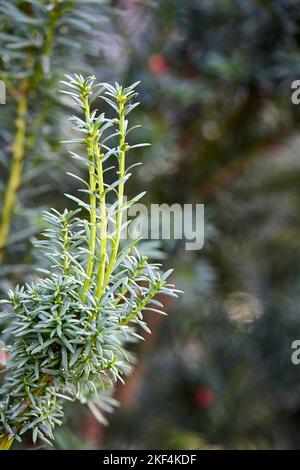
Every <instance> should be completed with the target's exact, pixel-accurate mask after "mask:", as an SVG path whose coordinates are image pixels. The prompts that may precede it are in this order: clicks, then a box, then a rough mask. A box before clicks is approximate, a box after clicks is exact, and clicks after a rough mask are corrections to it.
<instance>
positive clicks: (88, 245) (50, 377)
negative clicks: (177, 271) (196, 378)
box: [0, 75, 178, 448]
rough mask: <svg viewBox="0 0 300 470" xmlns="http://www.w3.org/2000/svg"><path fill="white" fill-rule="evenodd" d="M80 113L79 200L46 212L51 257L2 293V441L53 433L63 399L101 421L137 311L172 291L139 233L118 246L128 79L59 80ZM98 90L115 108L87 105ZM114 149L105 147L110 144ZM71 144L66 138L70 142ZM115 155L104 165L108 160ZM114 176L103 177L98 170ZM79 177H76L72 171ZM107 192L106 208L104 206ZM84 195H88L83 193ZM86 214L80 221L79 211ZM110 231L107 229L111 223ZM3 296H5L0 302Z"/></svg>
mask: <svg viewBox="0 0 300 470" xmlns="http://www.w3.org/2000/svg"><path fill="white" fill-rule="evenodd" d="M63 84H64V85H65V86H66V87H67V90H65V93H67V94H68V95H71V97H72V98H73V99H74V101H75V102H76V104H77V105H78V106H79V107H80V108H81V111H82V113H83V115H84V117H83V118H82V119H81V118H80V117H78V116H73V117H72V118H71V120H72V122H73V123H74V125H75V129H76V131H77V133H78V134H79V136H80V138H79V139H76V143H80V145H81V147H82V149H84V152H82V151H81V152H80V154H78V153H75V152H71V155H72V156H73V158H75V159H77V160H80V161H81V162H82V163H83V164H84V165H85V166H86V167H87V169H88V179H87V181H85V180H81V181H82V184H83V185H84V187H83V188H82V189H81V191H82V192H83V195H84V196H83V198H76V197H74V196H69V197H70V198H71V199H72V200H73V201H74V200H75V202H76V204H77V205H78V208H77V209H76V210H70V211H69V210H65V211H64V212H63V213H59V212H58V211H56V210H55V209H52V210H51V211H50V212H47V213H46V214H45V219H46V221H47V222H48V224H49V225H50V227H51V228H49V229H47V230H46V232H45V239H44V240H41V241H39V242H38V244H39V245H40V247H41V248H42V249H43V252H44V254H45V256H46V258H47V259H48V260H49V262H50V266H51V267H49V270H43V272H44V277H42V278H41V279H38V280H37V281H36V282H34V283H32V284H30V285H29V284H26V285H25V286H23V287H19V286H17V287H16V289H15V290H14V291H11V292H10V293H9V301H8V304H9V305H10V308H7V311H6V313H5V315H6V316H7V317H8V319H9V327H8V329H7V335H8V337H9V342H10V346H9V349H8V351H9V359H8V370H7V373H6V378H5V382H4V385H3V387H2V390H1V414H0V420H1V421H0V423H1V424H0V434H1V440H0V446H1V447H2V448H9V447H10V445H11V443H12V442H13V440H14V439H15V438H16V439H18V440H19V439H21V436H22V435H23V434H24V433H25V432H26V431H31V432H32V438H33V441H34V442H35V441H36V440H37V439H38V438H41V439H43V440H45V441H49V440H50V441H51V440H52V439H53V429H54V428H55V426H56V425H57V424H58V425H60V424H61V423H62V421H63V400H64V398H67V399H70V400H79V401H81V402H82V403H87V404H88V405H89V407H90V409H91V411H92V412H93V413H94V415H95V416H96V417H97V418H98V419H100V420H102V419H103V417H102V415H101V412H100V409H101V407H102V406H103V405H104V406H105V407H106V408H107V406H108V407H110V406H111V404H113V403H114V401H113V400H111V399H110V398H109V396H108V395H107V391H109V390H110V389H111V388H112V387H113V384H114V383H115V382H116V381H117V380H118V379H120V380H122V376H123V375H124V373H125V372H126V370H127V369H128V368H129V366H130V364H131V363H132V358H131V355H130V354H129V353H127V351H126V344H127V343H128V342H131V341H135V340H137V339H140V338H141V336H140V335H139V334H138V332H137V331H136V327H139V329H143V330H145V331H149V330H148V327H147V325H146V323H145V322H144V320H143V312H144V311H145V310H150V311H153V312H155V313H163V312H162V311H161V308H162V307H163V305H162V304H161V303H160V302H159V301H158V300H156V299H155V296H156V295H157V294H163V295H169V296H175V297H176V296H177V292H178V291H177V290H176V289H174V286H173V285H172V284H168V283H167V278H168V276H169V275H170V274H171V271H172V270H169V271H167V272H166V273H161V271H160V269H159V268H160V266H159V265H157V264H151V263H149V261H148V259H147V258H146V257H145V256H140V255H139V252H138V250H137V247H136V244H137V240H135V241H133V242H131V243H129V244H127V245H126V246H125V247H123V248H121V247H120V245H121V244H120V242H121V240H120V239H121V231H122V229H123V228H124V225H126V224H127V222H125V223H124V222H123V214H124V212H125V211H126V209H127V208H128V207H129V206H130V205H132V204H133V203H134V202H136V201H137V200H138V199H140V197H142V196H143V193H142V194H140V195H139V196H136V197H135V198H133V199H132V200H130V201H127V200H126V199H125V198H124V186H125V182H126V181H127V180H128V178H129V177H130V173H129V172H128V169H127V168H126V154H127V152H128V151H129V150H131V149H133V148H135V147H140V146H142V145H144V144H137V145H129V144H128V143H127V135H128V133H129V132H130V131H131V130H133V128H130V127H129V125H128V119H127V116H128V114H129V113H130V111H131V110H133V109H134V108H135V107H136V106H137V104H138V103H134V104H133V103H132V100H133V99H134V98H135V96H136V92H135V87H136V85H137V84H133V85H132V86H130V87H128V88H123V87H121V86H119V85H118V84H115V86H112V85H109V84H107V83H104V84H101V85H99V84H95V83H94V77H89V78H87V79H84V78H83V77H82V76H78V75H75V76H74V77H68V82H63ZM98 95H102V98H104V100H105V101H106V102H107V103H108V104H109V105H110V106H111V107H112V108H113V111H114V113H115V116H114V117H113V118H107V117H106V116H105V115H104V113H102V114H99V113H98V112H97V111H96V110H94V111H92V110H91V103H92V102H93V101H94V99H95V98H96V97H98ZM114 138H116V139H117V143H116V145H115V146H110V147H109V146H107V144H108V143H109V142H114ZM73 143H74V141H73ZM110 161H113V162H114V163H115V161H116V162H117V165H116V168H115V167H114V166H112V167H111V166H109V167H107V165H106V162H110ZM110 173H113V174H114V175H115V178H113V179H112V178H110V183H109V184H106V182H105V179H106V178H105V177H106V175H107V174H110ZM73 176H74V177H75V178H78V176H77V175H73ZM107 197H112V199H113V201H112V205H110V206H109V205H108V204H107ZM86 199H87V200H86ZM84 212H86V213H88V215H89V217H88V220H86V219H85V218H83V217H82V214H83V213H84ZM108 222H110V224H111V225H112V229H111V230H108V228H109V224H108ZM3 303H4V304H5V303H7V301H3Z"/></svg>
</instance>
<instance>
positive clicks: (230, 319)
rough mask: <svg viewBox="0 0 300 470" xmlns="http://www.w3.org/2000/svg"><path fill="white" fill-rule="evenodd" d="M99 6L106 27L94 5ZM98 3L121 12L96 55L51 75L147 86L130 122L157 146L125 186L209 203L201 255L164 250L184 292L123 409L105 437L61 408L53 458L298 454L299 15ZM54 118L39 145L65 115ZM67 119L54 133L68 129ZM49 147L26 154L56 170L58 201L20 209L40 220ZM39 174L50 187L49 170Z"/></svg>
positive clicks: (134, 1) (262, 6) (217, 2)
mask: <svg viewBox="0 0 300 470" xmlns="http://www.w3.org/2000/svg"><path fill="white" fill-rule="evenodd" d="M2 3H3V2H2ZM4 3H7V2H4ZM19 3H22V2H19ZM23 3H24V4H25V3H26V2H23ZM40 3H42V2H40ZM71 3H75V2H71ZM80 3H82V5H80V8H83V9H86V11H89V8H91V7H90V6H88V5H85V3H86V2H80ZM92 3H94V4H93V5H92V8H94V9H95V11H97V12H98V13H99V14H100V13H101V15H102V13H103V11H102V6H101V8H100V3H101V2H98V3H99V5H97V2H92ZM107 3H109V6H111V7H113V9H114V11H113V12H111V11H110V12H108V13H107V16H106V18H107V21H106V22H101V21H100V20H99V24H98V23H97V25H96V26H95V25H92V26H91V27H90V29H89V30H87V31H86V35H87V38H88V41H89V43H91V44H92V45H93V49H90V48H89V47H87V55H86V56H85V53H84V50H85V49H81V48H79V49H78V52H76V54H75V55H76V57H74V56H71V57H69V56H68V54H67V53H66V52H64V51H62V58H63V59H64V58H65V59H68V60H62V64H61V66H60V68H59V69H55V70H56V72H55V75H56V76H57V77H59V76H60V75H62V73H63V72H62V70H61V69H64V65H65V63H68V68H71V69H72V68H73V71H78V70H79V69H80V68H81V69H82V68H83V69H88V68H89V67H90V68H91V69H93V70H94V72H95V74H96V75H97V77H98V79H99V80H118V81H120V82H124V83H126V84H129V83H132V82H134V81H135V80H142V84H141V86H140V100H141V101H142V103H143V106H141V107H140V108H139V111H137V112H136V120H137V122H142V124H143V129H142V130H141V131H140V135H141V138H142V140H144V139H145V140H146V141H150V142H151V143H152V147H151V148H150V149H149V148H147V149H146V150H144V151H143V154H142V156H143V160H144V165H143V167H141V169H140V170H139V171H138V172H137V178H136V179H135V183H134V184H135V185H136V188H139V190H140V189H141V188H144V187H145V189H147V190H148V195H147V197H146V200H147V203H149V204H150V203H153V202H156V203H163V202H168V203H175V202H179V203H181V204H182V203H204V204H205V245H204V248H203V249H202V250H200V251H197V252H196V251H186V250H185V247H184V243H183V242H178V241H170V242H165V241H164V248H165V250H166V253H167V259H166V264H168V265H169V264H172V265H174V264H175V266H176V270H175V273H176V274H175V276H176V284H177V285H178V286H179V288H181V289H183V290H184V291H185V295H184V296H183V298H182V300H181V302H180V303H174V304H173V303H170V302H169V304H168V310H169V316H168V318H163V319H162V320H161V319H156V318H150V319H149V321H150V323H151V328H152V335H151V337H147V341H146V342H145V344H144V345H142V346H139V347H138V350H137V351H136V352H137V354H138V357H139V360H140V361H139V364H138V366H137V368H136V369H135V371H134V372H133V374H132V375H131V377H130V378H129V379H128V380H127V383H126V385H125V386H123V385H120V386H119V387H118V389H117V391H116V397H117V399H118V400H119V401H120V405H121V406H120V408H119V409H118V410H117V411H116V413H115V414H114V415H113V416H112V417H110V426H109V427H108V428H102V427H100V426H99V425H98V424H96V423H95V422H94V421H93V419H92V418H91V417H90V416H89V415H88V414H87V413H86V412H85V410H84V409H82V408H79V409H78V412H76V413H74V408H73V411H72V409H70V411H69V418H68V425H67V426H66V427H65V428H64V429H63V430H62V431H59V432H58V434H57V440H56V447H57V448H63V449H68V448H109V449H110V448H150V449H151V448H152V449H153V448H161V449H194V448H199V449H202V448H213V449H219V448H241V449H245V448H246V449H248V448H249V449H265V448H267V449H269V448H275V449H279V448H299V447H300V372H299V370H298V368H297V367H296V366H294V365H292V363H291V343H292V341H293V340H295V339H298V338H299V336H300V312H299V307H298V305H299V304H298V302H299V299H300V222H299V220H300V219H299V213H300V160H299V144H300V137H299V123H300V113H299V108H298V107H297V106H295V105H293V104H292V102H291V93H292V91H291V83H292V81H293V80H296V79H299V78H300V65H299V64H300V62H299V57H300V6H299V2H298V1H296V0H294V1H293V0H289V1H288V0H242V1H241V0H189V1H186V0H114V1H111V2H107ZM76 8H77V9H79V5H78V6H77V7H76ZM76 8H75V11H76ZM100 10H101V12H100ZM78 11H79V10H77V12H78ZM94 15H95V13H94ZM94 17H95V18H97V17H96V16H94ZM97 21H98V20H97ZM100 32H101V34H100ZM99 34H100V36H99ZM77 39H78V38H77V35H76V36H75V37H72V34H71V42H76V41H77ZM78 41H79V39H78ZM91 50H94V51H95V52H94V53H93V54H89V52H91ZM32 54H33V56H34V53H33V52H32ZM77 54H78V55H77ZM85 64H86V65H85ZM83 65H84V66H83ZM51 89H52V90H53V88H51ZM44 90H47V88H44ZM39 93H42V92H38V94H37V99H38V100H39V102H40V103H41V104H45V107H46V108H47V106H46V103H47V102H46V101H44V100H45V98H44V95H43V94H39ZM56 97H57V95H56ZM57 100H58V101H59V97H57ZM6 110H7V107H1V108H0V113H1V127H2V122H4V118H5V116H6V113H7V111H6ZM49 114H50V121H48V120H46V121H45V123H42V124H41V126H40V129H41V132H43V131H44V130H46V129H47V126H48V125H49V122H52V120H53V119H55V120H56V119H57V118H58V116H59V111H58V109H57V108H55V110H53V111H52V110H51V112H50V113H49ZM2 119H3V120H2ZM63 122H64V124H62V121H61V120H60V124H59V128H60V132H59V135H60V134H61V133H63V134H66V133H68V132H69V129H68V127H66V120H64V121H63ZM62 126H64V127H62ZM3 129H4V128H3ZM10 129H11V127H10ZM50 134H51V136H52V137H53V136H54V137H55V142H56V144H55V147H54V148H53V149H52V150H51V152H50V151H49V149H48V148H43V147H41V146H40V144H39V143H38V142H37V143H36V145H35V146H34V154H35V153H37V154H39V155H46V157H45V159H46V162H47V165H48V166H49V167H50V168H51V172H53V171H55V172H56V170H54V169H55V168H56V160H57V159H59V161H60V165H61V166H60V168H59V169H58V170H57V174H59V180H57V182H56V183H53V182H52V183H51V185H52V186H51V185H50V186H51V188H52V189H51V190H49V191H48V190H47V191H42V190H39V189H38V187H35V186H33V185H32V183H30V184H29V185H28V187H29V188H30V189H31V190H32V189H33V188H34V189H36V190H37V195H36V197H35V199H34V201H35V203H34V204H33V205H28V204H26V205H25V207H26V210H29V209H30V208H32V207H35V212H34V214H36V218H37V219H38V220H39V214H40V209H36V207H37V204H36V201H38V202H39V204H40V203H42V204H44V205H46V206H47V205H49V203H50V204H51V206H55V207H61V206H62V205H64V204H65V201H64V199H63V196H62V193H63V192H65V185H69V184H70V181H69V179H68V178H65V177H64V176H63V172H62V169H63V168H65V167H66V166H67V165H69V163H67V162H68V159H67V158H66V156H65V151H61V145H60V144H59V141H60V138H59V139H56V137H57V136H58V134H57V133H56V132H55V133H53V132H51V133H50ZM3 135H4V137H3V136H2V134H1V137H0V138H1V140H2V139H5V135H6V134H5V133H4V132H3ZM6 141H8V142H9V138H8V137H7V139H6ZM6 141H5V142H6ZM6 145H9V143H8V144H6ZM31 154H32V155H33V153H32V152H31ZM50 155H54V156H53V160H52V157H51V158H50ZM58 155H59V158H58ZM30 161H32V162H33V163H32V168H34V169H36V168H38V165H37V163H36V161H35V159H34V158H32V159H31V160H30ZM36 171H38V170H36ZM43 171H44V170H43ZM78 171H79V170H78ZM2 174H3V178H2ZM43 175H44V176H43V180H42V181H41V182H42V183H43V185H44V184H46V186H47V183H49V182H50V179H51V178H50V175H51V173H50V170H49V172H48V170H47V173H43ZM5 178H6V173H5V172H2V170H1V179H2V180H3V181H5ZM51 181H52V179H51ZM58 181H60V182H58ZM44 182H45V183H44ZM136 188H134V187H133V186H131V187H130V188H129V189H130V191H132V193H133V194H134V193H135V190H136ZM73 189H74V190H75V188H73ZM71 190H72V188H71ZM68 191H69V192H70V189H69V188H68ZM18 210H19V206H18V205H17V206H16V212H18ZM29 226H30V227H31V226H32V225H31V223H30V224H29ZM18 230H20V229H19V228H18V229H17V231H18ZM24 238H25V240H26V239H28V236H27V238H26V237H24ZM15 246H19V245H15V244H12V248H13V249H12V252H11V254H10V257H9V263H10V264H9V266H10V269H9V271H10V273H11V274H8V268H7V265H6V264H4V265H3V266H2V268H1V269H2V271H3V272H4V275H3V279H4V282H5V285H6V284H7V283H8V281H9V280H10V279H11V277H12V278H13V279H14V280H15V279H18V280H22V279H24V277H26V276H28V275H29V274H31V268H30V269H29V268H25V267H24V263H25V262H26V257H28V256H30V255H29V254H28V243H25V246H26V247H27V248H26V249H24V248H23V246H24V245H22V244H21V245H20V249H18V250H16V249H14V247H15ZM22 250H23V251H22ZM20 252H22V253H26V256H25V257H23V258H22V257H20V254H19V253H20ZM19 264H21V266H23V267H24V269H23V270H22V274H21V273H20V271H17V267H16V266H17V265H19ZM79 430H80V431H79Z"/></svg>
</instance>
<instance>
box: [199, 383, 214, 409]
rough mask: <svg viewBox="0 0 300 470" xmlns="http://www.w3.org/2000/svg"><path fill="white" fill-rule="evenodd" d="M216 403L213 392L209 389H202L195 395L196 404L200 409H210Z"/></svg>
mask: <svg viewBox="0 0 300 470" xmlns="http://www.w3.org/2000/svg"><path fill="white" fill-rule="evenodd" d="M214 401H215V395H214V393H213V391H212V390H211V389H210V388H208V387H201V388H198V390H197V391H196V393H195V402H196V405H197V406H198V408H209V407H210V406H211V405H213V403H214Z"/></svg>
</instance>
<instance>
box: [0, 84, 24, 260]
mask: <svg viewBox="0 0 300 470" xmlns="http://www.w3.org/2000/svg"><path fill="white" fill-rule="evenodd" d="M25 87H26V85H25V84H24V88H25ZM27 106H28V98H27V93H26V92H25V91H24V94H23V96H22V97H21V98H20V100H19V102H18V109H17V119H16V134H15V140H14V143H13V147H12V161H11V166H10V174H9V179H8V183H7V186H6V189H5V194H4V201H3V209H2V213H1V222H0V262H2V261H3V256H4V248H5V246H6V244H7V240H8V235H9V229H10V226H11V219H12V214H13V209H14V206H15V202H16V199H17V192H18V189H19V187H20V184H21V178H22V172H23V166H24V156H25V142H26V113H27Z"/></svg>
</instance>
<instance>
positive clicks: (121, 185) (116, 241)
mask: <svg viewBox="0 0 300 470" xmlns="http://www.w3.org/2000/svg"><path fill="white" fill-rule="evenodd" d="M119 135H120V142H119V149H120V153H119V171H118V177H119V179H123V178H124V176H125V155H126V144H125V137H126V133H125V106H124V102H123V101H121V102H120V103H119ZM123 205H124V181H122V182H120V183H119V187H118V209H117V214H116V226H115V237H114V239H113V240H112V250H111V256H110V260H109V264H108V267H107V271H106V275H105V279H104V286H105V285H106V284H107V283H108V281H109V278H110V276H111V273H112V272H113V269H114V266H115V263H116V260H117V255H118V250H119V245H120V238H121V226H122V218H123V211H122V209H123Z"/></svg>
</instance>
